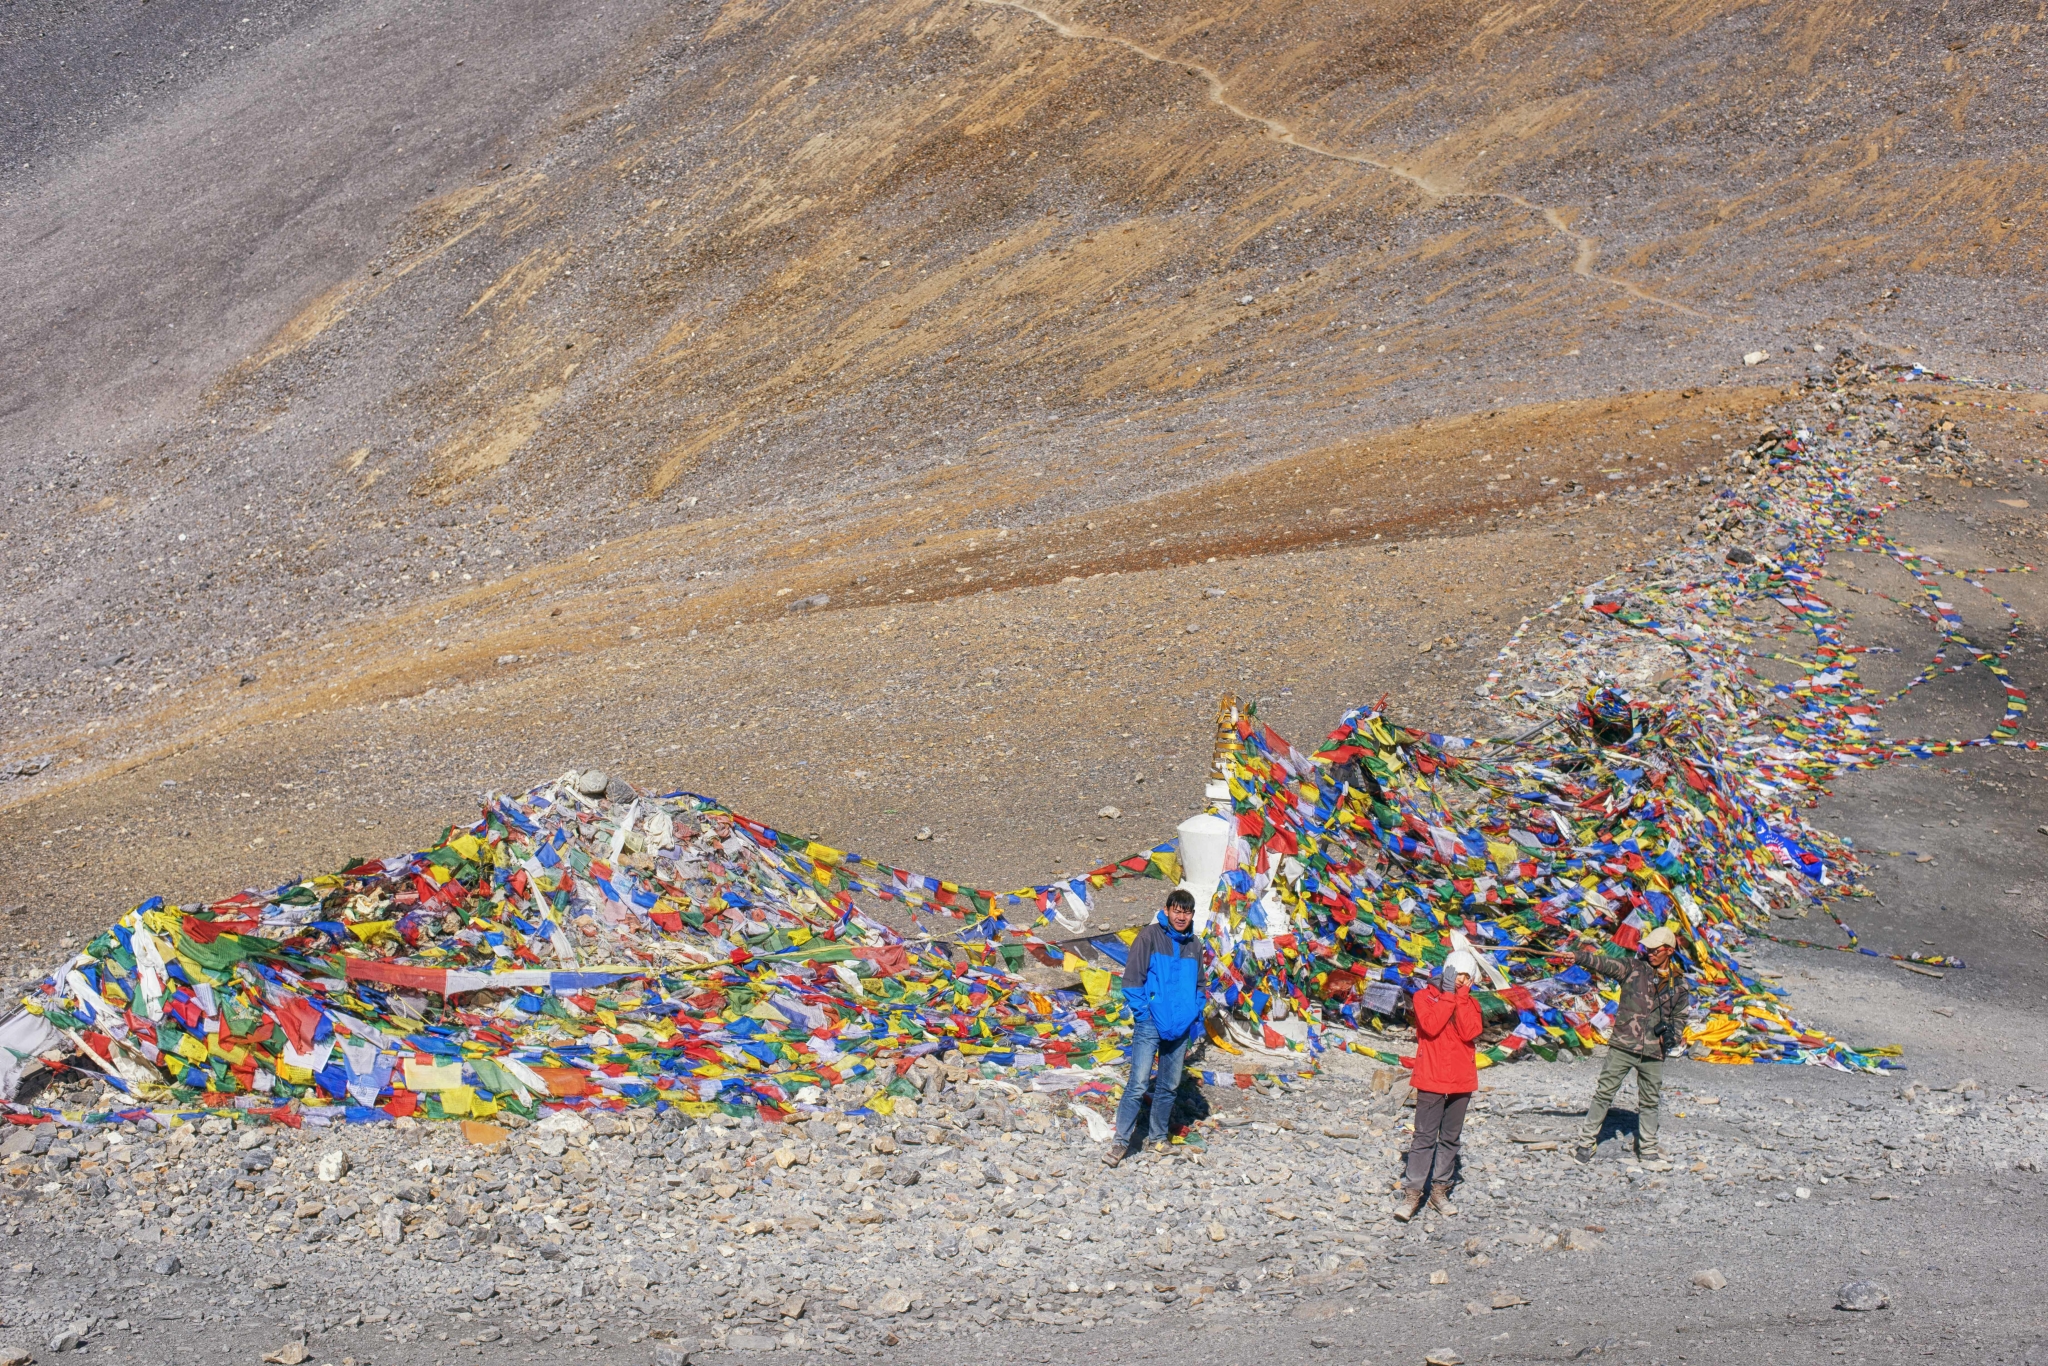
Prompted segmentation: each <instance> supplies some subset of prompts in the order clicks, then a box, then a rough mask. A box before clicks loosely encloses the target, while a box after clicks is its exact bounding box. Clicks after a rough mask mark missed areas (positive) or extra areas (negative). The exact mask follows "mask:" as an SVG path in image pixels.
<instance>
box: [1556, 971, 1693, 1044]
mask: <svg viewBox="0 0 2048 1366" xmlns="http://www.w3.org/2000/svg"><path fill="white" fill-rule="evenodd" d="M1572 961H1573V962H1575V963H1577V964H1578V965H1579V966H1580V967H1582V968H1584V969H1585V970H1586V971H1588V972H1590V973H1592V974H1593V975H1594V976H1595V977H1605V978H1606V979H1607V980H1609V981H1610V982H1619V983H1621V1001H1620V1003H1619V1004H1617V1005H1616V1006H1615V1009H1614V1028H1613V1029H1611V1030H1609V1031H1608V1035H1607V1043H1608V1046H1609V1047H1611V1048H1619V1049H1620V1050H1621V1051H1622V1052H1624V1053H1634V1054H1637V1055H1639V1056H1641V1057H1645V1058H1661V1057H1663V1056H1664V1055H1665V1054H1666V1053H1668V1052H1669V1051H1671V1050H1672V1049H1674V1048H1676V1047H1678V1045H1679V1044H1680V1043H1681V1042H1683V1041H1684V1039H1685V1008H1686V998H1687V994H1688V993H1687V991H1686V986H1685V974H1684V973H1682V972H1680V971H1679V970H1678V967H1677V965H1676V964H1673V965H1671V967H1670V968H1669V969H1668V970H1667V971H1665V972H1661V973H1660V972H1658V971H1657V969H1656V968H1655V967H1653V966H1651V964H1650V960H1649V959H1647V958H1638V957H1637V956H1636V955H1635V954H1628V955H1626V956H1622V957H1610V956H1608V955H1607V954H1604V953H1595V952H1593V951H1592V950H1591V949H1580V950H1579V951H1578V952H1576V953H1574V954H1573V955H1572Z"/></svg>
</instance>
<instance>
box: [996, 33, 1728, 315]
mask: <svg viewBox="0 0 2048 1366" xmlns="http://www.w3.org/2000/svg"><path fill="white" fill-rule="evenodd" d="M976 3H977V4H983V5H987V6H990V7H991V8H994V9H1011V10H1016V11H1018V12H1019V13H1021V14H1028V15H1030V16H1031V17H1032V18H1034V19H1037V20H1038V21H1039V22H1040V23H1042V24H1044V25H1045V26H1046V27H1048V28H1050V29H1051V30H1052V31H1053V32H1054V33H1057V34H1058V35H1059V36H1060V37H1062V38H1067V39H1071V40H1074V41H1077V42H1104V43H1114V44H1116V45H1117V46H1118V47H1121V48H1124V49H1125V50H1126V51H1129V52H1133V53H1135V54H1137V55H1138V56H1140V57H1143V58H1144V59H1145V60H1146V61H1148V62H1158V63H1160V64H1161V65H1163V66H1173V67H1178V68H1179V69H1181V70H1182V71H1185V72H1187V73H1188V74H1189V75H1191V76H1199V77H1200V78H1201V79H1202V81H1203V82H1204V83H1205V84H1206V85H1207V86H1208V91H1209V102H1210V103H1211V104H1213V105H1215V106H1217V107H1218V108H1220V109H1223V110H1225V111H1226V112H1228V113H1229V114H1231V115H1232V116H1234V117H1236V118H1239V119H1242V120H1244V121H1245V122H1246V123H1255V124H1257V125H1258V126H1259V127H1260V128H1261V129H1262V130H1263V131H1264V133H1265V135H1266V136H1267V137H1269V138H1271V139H1273V140H1274V141H1275V142H1278V143H1281V144H1283V145H1285V146H1288V147H1292V148H1294V149H1296V150H1297V151H1302V152H1306V153H1308V154H1309V155H1310V156H1315V157H1322V158H1324V159H1326V160H1329V161H1341V162H1344V163H1345V164H1347V165H1351V166H1363V167H1366V168H1367V169H1369V170H1374V171H1380V172H1383V173H1385V174H1387V175H1390V176H1393V177H1394V178H1396V179H1397V180H1404V181H1406V182H1408V183H1409V184H1410V185H1413V186H1414V187H1415V188H1416V189H1417V190H1419V191H1420V192H1421V193H1422V194H1423V196H1424V197H1425V198H1427V199H1429V200H1430V201H1431V202H1432V203H1436V204H1445V203H1449V202H1450V201H1452V200H1454V199H1468V200H1470V199H1495V200H1499V201H1501V202H1502V203H1504V204H1512V205H1514V206H1515V207H1516V208H1518V209H1524V210H1527V211H1528V212H1530V213H1533V214H1537V215H1540V216H1541V217H1542V219H1543V221H1544V222H1545V223H1547V224H1549V225H1550V227H1551V229H1552V230H1553V231H1555V232H1557V233H1558V234H1559V235H1561V236H1563V237H1564V238H1566V239H1567V240H1569V241H1570V242H1571V243H1572V246H1573V249H1574V250H1573V252H1572V267H1571V269H1572V274H1574V275H1577V276H1579V277H1581V278H1583V279H1587V280H1592V281H1595V282H1596V283H1599V284H1603V285H1606V286H1608V287H1609V288H1611V289H1618V290H1620V291H1621V292H1622V293H1624V294H1626V295H1628V296H1629V297H1630V298H1633V299H1639V300H1641V301H1642V302H1644V303H1646V304H1654V305H1656V306H1657V307H1659V308H1667V309H1670V310H1671V311H1672V312H1674V313H1678V314H1682V315H1683V316H1685V317H1688V318H1697V319H1699V320H1701V321H1702V322H1740V321H1742V319H1741V318H1740V317H1739V316H1736V315H1730V314H1716V313H1709V312H1705V311H1703V310H1701V309H1697V308H1694V307H1692V306H1691V305H1690V304H1683V303H1680V302H1679V301H1678V300H1676V299H1669V298H1666V297H1665V296H1663V295H1661V294H1658V293H1656V292H1654V291H1652V290H1648V289H1645V288H1643V287H1642V286H1641V285H1639V284H1637V283H1636V282H1635V281H1633V280H1628V279H1624V278H1623V277H1621V276H1619V275H1609V274H1606V273H1605V272H1603V271H1600V270H1598V269H1596V268H1595V267H1596V266H1597V264H1598V262H1599V260H1600V239H1599V238H1597V237H1594V236H1592V235H1591V234H1588V233H1583V232H1580V231H1578V230H1577V229H1575V228H1573V227H1572V226H1571V224H1570V223H1569V222H1568V221H1567V220H1566V218H1565V215H1564V212H1563V211H1562V210H1560V209H1557V208H1554V207H1552V206H1550V205H1547V204H1538V203H1536V202H1535V201H1534V200H1531V199H1525V198H1524V197H1522V196H1521V195H1518V194H1513V193H1510V192H1508V191H1506V190H1461V189H1455V188H1452V187H1450V186H1446V185H1443V184H1441V183H1439V182H1438V181H1436V180H1435V179H1433V178H1432V177H1431V176H1430V174H1429V173H1428V172H1427V171H1423V170H1420V169H1418V168H1416V167H1414V166H1412V165H1408V164H1405V163H1403V162H1399V161H1382V160H1380V159H1379V158H1377V157H1371V156H1367V155H1366V154H1365V153H1363V152H1353V151H1347V150H1346V149H1344V148H1342V147H1329V146H1326V145H1324V144H1322V143H1319V142H1314V141H1311V140H1309V139H1308V138H1305V137H1303V136H1302V135H1301V134H1300V133H1299V132H1297V131H1296V130H1295V129H1294V128H1292V127H1291V126H1289V125H1288V124H1287V123H1285V122H1284V121H1282V120H1280V119H1277V118H1274V117H1273V116H1271V115H1270V114H1261V113H1259V112H1258V111H1257V110H1255V109H1247V108H1245V107H1244V106H1243V105H1241V104H1239V103H1237V102H1236V101H1235V100H1233V99H1231V98H1230V94H1229V82H1228V81H1226V80H1225V79H1224V77H1223V75H1222V73H1221V72H1219V71H1217V70H1216V69H1215V68H1214V67H1209V66H1204V65H1203V64H1202V63H1200V62H1193V61H1189V60H1188V59H1187V58H1185V57H1176V56H1174V55H1172V54H1171V53H1167V52H1161V51H1159V50H1158V49H1156V48H1151V47H1147V46H1146V45H1145V44H1143V43H1140V42H1136V41H1133V40H1132V39H1129V38H1125V37H1121V36H1120V35H1118V34H1114V33H1109V32H1106V31H1104V30H1102V29H1096V28H1087V27H1083V26H1081V25H1079V24H1072V23H1069V22H1067V21H1066V20H1064V19H1060V18H1057V17H1055V16H1054V15H1051V14H1048V13H1047V12H1046V11H1044V10H1042V9H1039V8H1037V7H1036V6H1034V5H1026V4H1021V3H1019V0H976Z"/></svg>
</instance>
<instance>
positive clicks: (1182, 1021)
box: [1102, 888, 1207, 1167]
mask: <svg viewBox="0 0 2048 1366" xmlns="http://www.w3.org/2000/svg"><path fill="white" fill-rule="evenodd" d="M1194 925H1195V898H1194V897H1193V896H1192V895H1191V894H1190V893H1188V892H1186V891H1183V890H1180V889H1178V888H1176V889H1175V890H1174V891H1172V892H1170V893H1168V894H1167V898H1166V909H1165V910H1163V911H1161V912H1160V913H1159V918H1158V919H1157V920H1155V921H1153V922H1152V923H1151V924H1150V925H1147V926H1146V927H1145V928H1144V929H1142V930H1139V931H1138V937H1137V938H1136V939H1133V940H1132V941H1131V952H1130V957H1129V958H1128V959H1127V960H1125V962H1124V1002H1125V1004H1127V1005H1129V1006H1130V1008H1131V1019H1132V1022H1133V1023H1132V1026H1131V1079H1130V1081H1129V1082H1128V1083H1126V1084H1125V1086H1124V1094H1123V1099H1122V1100H1120V1101H1118V1102H1117V1107H1116V1137H1115V1139H1114V1140H1112V1141H1111V1143H1110V1147H1109V1151H1108V1152H1107V1153H1105V1154H1104V1155H1103V1158H1102V1161H1103V1163H1104V1165H1106V1166H1111V1167H1114V1166H1115V1165H1116V1164H1117V1163H1119V1162H1121V1161H1123V1160H1124V1154H1125V1153H1126V1152H1128V1151H1129V1150H1130V1146H1131V1135H1132V1131H1133V1130H1134V1129H1136V1128H1137V1124H1138V1107H1139V1106H1140V1105H1142V1104H1144V1103H1145V1092H1146V1089H1147V1087H1146V1083H1147V1082H1148V1081H1149V1082H1150V1083H1151V1087H1150V1089H1151V1092H1152V1113H1151V1123H1150V1125H1149V1127H1150V1130H1151V1138H1150V1140H1149V1142H1148V1144H1147V1146H1149V1147H1150V1148H1151V1149H1152V1151H1153V1152H1155V1153H1160V1154H1170V1153H1172V1151H1173V1147H1172V1145H1171V1144H1170V1143H1168V1142H1167V1122H1168V1121H1169V1120H1171V1119H1172V1118H1173V1102H1174V1097H1175V1095H1176V1094H1177V1093H1178V1092H1179V1091H1180V1069H1181V1064H1183V1063H1184V1062H1186V1061H1187V1056H1188V1044H1189V1043H1190V1042H1192V1041H1193V1039H1194V1037H1195V1031H1196V1030H1197V1029H1198V1028H1200V1027H1201V1023H1202V1003H1203V1001H1204V1000H1206V999H1207V993H1206V992H1205V991H1204V990H1203V983H1202V945H1201V941H1200V940H1198V939H1196V938H1195V932H1194ZM1155 1061H1156V1062H1157V1063H1158V1065H1159V1070H1158V1074H1157V1076H1156V1077H1155V1076H1154V1074H1153V1070H1152V1066H1153V1063H1154V1062H1155Z"/></svg>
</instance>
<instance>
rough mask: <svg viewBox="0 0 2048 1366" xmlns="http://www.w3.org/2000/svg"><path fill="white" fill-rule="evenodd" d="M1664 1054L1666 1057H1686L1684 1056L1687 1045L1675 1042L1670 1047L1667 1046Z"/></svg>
mask: <svg viewBox="0 0 2048 1366" xmlns="http://www.w3.org/2000/svg"><path fill="white" fill-rule="evenodd" d="M1664 1056H1665V1057H1667V1058H1682V1057H1684V1056H1685V1045H1684V1044H1682V1043H1675V1044H1672V1045H1671V1046H1670V1047H1668V1048H1666V1049H1665V1050H1664Z"/></svg>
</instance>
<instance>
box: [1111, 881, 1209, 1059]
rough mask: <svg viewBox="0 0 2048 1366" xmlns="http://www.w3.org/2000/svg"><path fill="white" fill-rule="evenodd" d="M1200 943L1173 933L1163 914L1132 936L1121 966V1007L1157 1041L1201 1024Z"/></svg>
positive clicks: (1189, 935) (1162, 912)
mask: <svg viewBox="0 0 2048 1366" xmlns="http://www.w3.org/2000/svg"><path fill="white" fill-rule="evenodd" d="M1206 995H1207V993H1206V992H1205V991H1204V988H1203V982H1202V944H1201V941H1200V940H1198V939H1196V938H1195V936H1194V933H1193V932H1192V931H1190V932H1189V933H1187V934H1179V933H1176V932H1175V930H1174V928H1173V927H1172V926H1171V925H1169V924H1167V923H1166V912H1164V911H1161V912H1160V913H1159V918H1158V919H1157V920H1155V921H1153V922H1152V923H1151V924H1150V925H1147V926H1146V927H1145V928H1144V929H1142V930H1139V931H1138V937H1137V938H1136V939H1133V940H1132V941H1131V952H1130V957H1129V958H1128V959H1127V960H1126V961H1125V963H1124V1002H1125V1004H1127V1005H1129V1006H1130V1008H1131V1014H1132V1016H1133V1017H1135V1018H1137V1019H1140V1020H1150V1021H1151V1022H1152V1027H1153V1028H1154V1029H1156V1030H1158V1031H1159V1037H1160V1038H1162V1039H1178V1038H1181V1037H1182V1036H1184V1035H1185V1034H1186V1033H1187V1032H1188V1031H1189V1030H1190V1029H1193V1028H1194V1027H1195V1026H1196V1025H1197V1024H1199V1023H1201V1019H1202V1003H1203V1001H1204V1000H1205V999H1206Z"/></svg>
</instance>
